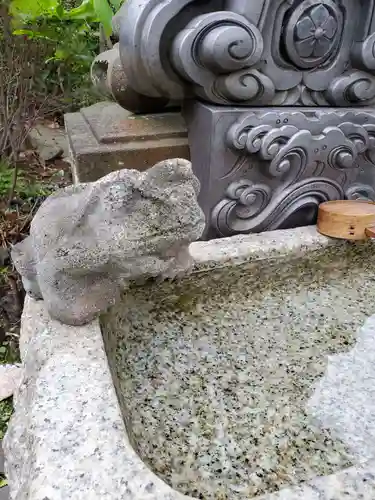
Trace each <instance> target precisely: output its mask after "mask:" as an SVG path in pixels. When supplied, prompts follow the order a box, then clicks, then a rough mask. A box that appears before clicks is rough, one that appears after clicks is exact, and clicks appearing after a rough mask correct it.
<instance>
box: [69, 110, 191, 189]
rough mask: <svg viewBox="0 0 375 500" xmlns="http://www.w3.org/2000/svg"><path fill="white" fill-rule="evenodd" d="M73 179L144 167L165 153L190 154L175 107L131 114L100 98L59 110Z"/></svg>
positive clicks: (171, 155)
mask: <svg viewBox="0 0 375 500" xmlns="http://www.w3.org/2000/svg"><path fill="white" fill-rule="evenodd" d="M65 127H66V131H67V135H68V139H69V147H70V153H71V157H72V170H73V178H74V181H75V182H91V181H96V180H97V179H99V178H100V177H103V176H104V175H106V174H108V173H110V172H113V171H115V170H120V169H122V168H129V169H136V170H140V171H142V170H146V169H147V168H149V167H151V166H152V165H154V164H155V163H157V162H159V161H161V160H165V159H168V158H185V159H190V152H189V146H188V139H187V129H186V125H185V122H184V120H183V118H182V116H181V115H180V114H179V113H160V114H157V115H138V116H136V115H132V114H130V113H129V112H128V111H126V110H125V109H123V108H122V107H121V106H120V105H119V104H116V103H112V102H100V103H98V104H94V105H93V106H90V107H88V108H84V109H82V110H81V111H79V112H77V113H68V114H67V115H65Z"/></svg>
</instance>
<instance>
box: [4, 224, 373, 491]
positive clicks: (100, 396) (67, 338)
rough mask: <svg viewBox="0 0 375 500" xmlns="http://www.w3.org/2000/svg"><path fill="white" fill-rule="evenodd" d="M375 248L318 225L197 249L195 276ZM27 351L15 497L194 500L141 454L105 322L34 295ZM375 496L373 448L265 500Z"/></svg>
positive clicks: (13, 470)
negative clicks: (79, 316)
mask: <svg viewBox="0 0 375 500" xmlns="http://www.w3.org/2000/svg"><path fill="white" fill-rule="evenodd" d="M372 244H373V243H372V242H370V243H347V242H342V241H338V240H332V239H328V238H325V237H323V236H321V235H319V234H318V233H317V232H316V228H315V227H305V228H299V229H292V230H283V231H276V232H269V233H263V234H259V235H250V236H236V237H233V238H228V239H222V240H213V241H209V242H197V243H194V244H192V245H191V247H190V250H191V254H192V256H193V258H194V261H195V269H194V271H193V273H209V272H211V271H212V270H218V269H219V270H221V271H222V272H224V273H226V272H229V270H230V269H229V268H234V269H237V270H238V269H240V268H241V266H247V265H248V264H251V265H257V266H258V265H261V266H267V265H268V264H269V263H274V264H276V265H280V266H282V265H283V264H284V263H286V262H290V261H292V260H294V259H297V260H298V259H304V258H310V257H311V256H319V255H320V254H321V253H324V252H326V251H327V250H328V251H330V252H331V251H332V252H338V254H340V252H343V253H348V252H349V254H350V252H352V251H354V252H355V251H356V248H359V249H360V250H359V251H362V250H361V249H363V248H367V251H368V247H370V252H372V249H371V245H372ZM373 313H375V306H374V311H373V312H371V314H368V320H367V323H366V325H367V327H368V329H369V330H372V329H373V330H374V331H375V318H374V317H370V316H371V315H372V314H373ZM353 334H355V332H353ZM366 342H369V339H367V340H366V339H365V340H364V341H363V345H362V347H361V349H362V351H361V352H365V351H366V350H367V351H368V345H369V344H366ZM361 349H360V350H361ZM20 350H21V357H22V363H23V368H24V372H23V379H22V382H21V385H20V387H19V389H18V390H17V392H16V394H15V397H14V403H15V413H14V415H13V417H12V420H11V423H10V426H9V429H8V432H7V434H6V437H5V439H4V450H5V456H6V473H7V477H8V480H9V484H10V492H11V493H10V495H11V499H12V500H62V499H64V500H65V499H67V498H69V499H70V500H82V499H85V500H86V499H87V500H91V499H92V500H94V499H99V498H100V499H101V500H110V499H111V500H117V499H118V500H120V499H124V498H129V499H132V498H134V499H137V500H156V499H158V500H162V499H163V500H179V499H181V500H182V499H183V498H185V499H188V498H190V497H188V496H184V495H183V494H181V493H178V492H177V491H175V490H174V489H172V488H171V487H170V486H168V485H167V484H166V483H165V482H164V481H163V480H162V479H160V478H159V477H158V476H157V475H156V474H154V473H153V472H152V471H151V469H150V468H149V467H148V466H147V465H146V464H145V463H144V462H143V461H142V459H141V458H140V456H139V455H138V454H137V452H136V451H135V448H136V447H135V446H133V441H132V439H133V437H132V432H131V422H130V421H129V416H128V415H127V413H126V408H125V409H124V408H122V409H121V408H120V404H119V400H118V397H117V395H116V391H117V387H115V386H116V383H117V382H116V376H115V374H114V373H113V367H111V359H109V358H110V356H108V358H107V353H108V354H109V351H110V348H109V346H108V345H106V343H105V341H103V336H102V332H101V328H100V322H99V321H94V322H93V323H91V324H89V325H86V326H83V327H70V326H66V325H62V324H60V323H58V322H56V321H54V320H52V319H51V318H50V317H49V316H48V314H47V313H46V311H45V308H44V306H43V302H35V301H33V300H32V299H30V298H27V299H26V302H25V308H24V312H23V317H22V325H21V339H20ZM354 350H355V349H353V351H354ZM347 355H348V356H349V355H350V353H349V354H347ZM342 356H346V354H344V355H342ZM336 368H337V367H336ZM323 385H324V384H323ZM322 390H324V387H323V388H322ZM327 418H328V417H327ZM370 431H371V429H370ZM357 444H358V443H357ZM374 497H375V459H373V457H372V456H371V450H369V453H368V456H366V459H364V460H363V461H362V462H361V461H358V462H357V463H356V464H355V466H353V467H350V468H347V469H345V470H342V471H339V472H337V473H334V474H331V475H329V476H325V477H318V478H315V479H313V480H311V481H308V482H306V483H303V484H298V485H295V486H291V487H286V488H283V489H281V490H280V491H277V492H274V493H270V494H265V495H263V496H258V497H257V498H258V499H262V500H297V499H301V498H303V499H304V500H323V499H324V500H329V499H330V500H333V499H335V500H339V499H340V500H341V499H344V498H345V499H348V498H350V499H353V500H354V499H358V500H359V499H362V500H372V499H373V498H374Z"/></svg>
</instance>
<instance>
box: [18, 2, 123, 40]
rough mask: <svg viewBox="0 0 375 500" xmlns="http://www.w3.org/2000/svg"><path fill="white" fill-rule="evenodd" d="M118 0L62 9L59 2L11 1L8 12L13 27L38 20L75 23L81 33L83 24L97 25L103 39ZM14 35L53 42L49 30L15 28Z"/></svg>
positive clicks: (107, 33) (82, 4)
mask: <svg viewBox="0 0 375 500" xmlns="http://www.w3.org/2000/svg"><path fill="white" fill-rule="evenodd" d="M121 3H122V0H82V3H81V4H80V5H79V6H78V7H73V8H65V4H64V3H63V1H62V0H12V2H11V4H10V13H11V14H12V15H13V16H14V18H15V21H16V24H21V25H22V24H23V25H25V24H29V23H35V22H38V21H39V20H41V19H43V20H49V21H52V22H54V21H59V22H68V23H76V24H78V25H80V28H81V30H82V29H83V30H84V29H85V28H84V26H85V24H86V25H87V24H89V23H101V24H102V26H103V28H104V32H105V34H106V36H110V35H111V33H112V17H113V14H114V10H117V9H118V8H119V7H120V5H121ZM16 33H18V34H27V35H29V36H33V37H35V36H41V37H42V38H50V39H52V40H54V39H56V37H55V36H54V34H53V31H52V30H51V29H49V30H41V31H38V30H37V29H33V30H31V31H30V30H24V29H22V28H21V29H18V30H17V31H16Z"/></svg>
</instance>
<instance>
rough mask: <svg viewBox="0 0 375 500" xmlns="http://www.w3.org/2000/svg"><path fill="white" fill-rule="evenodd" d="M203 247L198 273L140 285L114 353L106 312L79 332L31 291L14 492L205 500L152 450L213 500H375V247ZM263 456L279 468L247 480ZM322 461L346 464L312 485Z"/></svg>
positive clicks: (117, 326)
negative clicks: (144, 458)
mask: <svg viewBox="0 0 375 500" xmlns="http://www.w3.org/2000/svg"><path fill="white" fill-rule="evenodd" d="M191 251H192V254H193V257H194V259H195V262H196V269H195V271H196V272H195V274H194V276H191V277H190V278H188V279H186V280H185V281H184V283H181V284H174V285H172V284H167V283H165V284H162V285H157V284H153V285H147V286H145V287H144V288H141V289H137V290H133V291H132V295H128V296H127V297H126V298H125V299H124V303H123V304H122V306H121V307H119V308H118V309H117V310H113V311H111V313H110V314H109V315H107V317H105V318H104V317H103V321H102V325H103V334H104V340H105V347H106V350H107V352H108V360H107V357H106V352H105V350H104V345H103V340H102V336H101V332H100V330H99V325H98V323H97V322H94V323H92V324H90V325H87V326H85V327H80V328H74V327H66V326H63V325H61V324H60V323H57V322H56V321H53V320H51V318H50V317H49V316H48V314H47V313H46V310H45V308H44V306H43V303H41V302H34V301H32V300H27V301H26V305H25V310H24V314H23V318H22V328H21V353H22V360H23V369H24V375H23V380H22V383H21V386H20V388H19V390H18V391H17V394H16V398H15V403H16V413H15V416H14V417H13V419H12V423H11V426H10V428H9V432H8V434H7V436H6V439H5V443H4V444H5V452H6V462H7V464H6V471H7V474H8V478H9V483H10V489H11V499H12V500H67V499H69V500H183V499H186V500H189V498H188V497H185V496H183V495H182V494H181V493H179V492H178V491H177V490H174V489H172V488H170V487H169V486H168V485H167V484H166V483H165V482H163V481H162V480H161V479H160V478H158V477H157V476H156V475H155V474H154V473H153V472H152V471H151V469H150V468H149V467H148V466H147V465H146V464H145V463H144V462H142V460H141V459H140V457H139V455H138V454H137V453H136V451H138V450H139V451H140V452H142V453H143V454H144V455H146V452H147V453H149V461H150V463H151V462H152V461H153V463H152V466H153V467H154V468H157V467H159V468H160V475H161V476H162V477H165V478H169V479H168V480H169V481H170V482H172V481H173V484H176V486H178V487H179V488H180V489H181V490H183V491H189V492H190V491H191V492H193V491H197V493H196V495H197V496H199V495H200V496H204V498H209V497H214V496H216V497H217V498H225V496H227V498H229V499H232V498H233V499H236V498H240V497H241V496H243V495H244V493H243V491H244V489H245V488H248V489H249V496H248V498H249V499H250V498H251V492H252V491H254V489H255V487H256V486H257V484H258V486H257V488H258V490H257V491H258V492H259V493H260V492H261V491H265V490H266V488H269V485H271V488H274V489H276V488H279V487H280V488H281V489H280V490H279V491H275V492H274V493H270V494H269V493H268V492H267V493H265V495H261V496H260V497H259V496H257V497H256V498H257V500H260V499H261V500H302V499H303V500H348V499H350V500H374V498H375V457H374V455H373V448H372V444H373V443H374V442H375V419H373V418H372V415H373V414H374V413H375V408H374V406H375V403H374V401H375V397H374V396H375V394H374V390H375V389H374V387H375V363H374V361H375V360H374V359H373V358H374V353H373V345H374V344H375V342H374V340H375V338H374V337H375V316H372V317H371V318H370V319H369V320H368V321H367V323H366V326H365V327H364V328H363V329H362V330H361V331H360V333H359V334H358V337H357V338H356V334H355V331H356V329H357V327H358V326H359V325H362V324H363V323H364V320H365V318H367V317H368V316H370V315H372V314H374V312H375V311H374V310H373V291H372V286H373V284H374V279H375V278H374V273H373V268H374V256H373V247H372V245H363V244H360V245H348V244H345V243H342V242H335V241H333V240H328V239H326V238H324V237H321V236H319V235H318V234H317V233H316V232H315V230H314V228H303V229H299V230H293V231H281V232H277V233H267V234H263V235H258V236H250V237H239V238H234V239H230V240H224V241H220V242H209V243H196V244H194V245H192V248H191ZM237 299H238V300H237ZM214 300H216V303H217V306H216V309H214V302H213V301H214ZM228 304H229V305H230V307H229V306H228ZM241 304H242V306H241ZM245 304H247V306H245ZM129 318H133V321H132V323H131V324H130V323H129ZM152 321H153V322H152ZM236 325H237V326H236ZM267 325H269V329H268V326H267ZM295 325H298V328H300V334H299V333H298V332H297V330H296V326H295ZM262 332H263V333H262ZM260 333H262V335H260ZM244 336H245V337H246V338H247V339H248V343H244V341H243V338H244ZM116 351H117V356H116ZM147 353H148V354H147ZM254 353H255V354H254ZM258 353H259V354H258ZM108 361H109V364H110V366H111V370H112V376H113V380H112V378H111V372H110V369H109V366H108ZM119 361H120V362H119ZM133 361H134V362H135V363H133ZM130 362H131V364H129V363H130ZM116 366H117V367H118V368H119V370H118V375H119V376H118V375H117V374H116ZM373 367H374V368H373ZM255 368H259V370H258V371H257V370H256V369H255ZM153 375H154V377H153ZM265 375H267V377H266V376H265ZM249 376H251V377H252V378H251V381H250V383H249V380H247V379H248V378H249ZM113 382H114V383H115V386H116V389H117V394H118V397H119V401H120V402H121V407H122V415H121V411H120V406H119V404H118V401H117V398H116V393H115V388H114V383H113ZM249 386H250V388H251V387H253V389H251V390H250V389H249ZM120 388H121V390H120ZM262 388H263V390H262ZM266 389H267V390H266ZM271 391H272V392H271ZM130 394H132V395H133V397H134V399H132V398H131V396H130ZM189 395H190V396H191V397H189ZM199 395H202V396H201V397H200V396H199ZM126 400H128V401H129V404H128V405H127V404H125V403H126ZM272 402H274V403H273V405H274V407H276V403H277V408H278V409H284V413H282V411H280V412H279V413H277V412H275V411H273V409H272V404H271V403H272ZM167 404H169V405H170V406H167ZM236 405H237V408H240V411H237V409H236ZM286 408H289V410H288V411H285V409H286ZM241 409H242V411H241ZM215 415H218V416H220V419H218V418H217V419H215V418H213V417H215ZM173 416H175V420H173ZM146 417H147V418H146ZM193 417H194V418H193ZM229 417H230V418H229ZM249 418H250V420H251V423H252V425H247V423H248V421H249ZM142 419H143V420H144V424H143V422H142ZM192 419H193V422H195V423H194V425H192V423H191V420H192ZM194 419H195V420H194ZM124 421H125V425H124ZM259 421H260V424H261V425H258V422H259ZM172 424H173V425H172ZM235 424H236V425H235ZM254 424H256V425H254ZM270 424H271V425H270ZM304 424H305V428H302V427H303V425H304ZM261 426H263V427H261ZM324 427H325V428H326V430H325V431H324V430H322V428H324ZM169 428H171V430H172V434H170V435H169V434H168V430H169ZM202 429H205V430H207V434H206V435H203V434H202V433H201V430H202ZM191 431H193V432H191ZM229 431H230V432H229ZM260 431H261V432H260ZM212 436H214V439H211V437H212ZM238 436H240V439H239V437H238ZM172 437H173V440H172V439H171V438H172ZM254 438H257V439H258V442H256V441H255V445H254V446H251V447H248V446H247V443H248V442H249V440H252V439H254ZM186 439H188V440H189V441H188V445H187V446H185V449H184V448H182V446H183V443H184V442H186ZM147 441H149V443H150V444H149V445H148V444H147ZM153 445H154V446H155V448H156V451H154V450H153ZM260 446H263V450H265V451H266V452H267V453H265V452H263V451H262V452H260V451H259V450H260V449H261V448H260ZM180 450H182V452H181V451H180ZM186 450H187V451H186ZM215 450H216V451H218V452H220V454H218V455H217V457H216V456H215V453H214V452H215ZM238 450H240V452H242V455H241V454H240V453H238ZM275 450H276V454H275ZM176 451H177V453H176ZM268 451H269V453H268ZM204 452H205V453H204ZM281 452H282V453H284V458H285V460H284V466H286V467H285V469H284V472H283V474H284V476H282V475H280V474H279V476H280V477H279V478H275V476H272V470H270V466H272V467H275V464H276V468H277V471H282V468H281V467H280V463H281V462H282V461H281V460H280V456H281ZM189 454H190V457H193V460H191V461H190V462H189V461H188V460H187V459H186V457H188V456H189ZM241 456H244V457H245V458H244V460H243V461H242V462H241ZM275 456H276V462H275ZM318 456H319V457H320V459H319V460H316V459H317V457H318ZM196 457H197V463H199V464H201V463H202V462H203V465H204V466H202V467H200V468H199V470H197V465H196V463H195V461H196ZM228 457H229V458H228ZM238 457H239V458H240V462H239V463H240V467H239V468H238V471H239V473H241V474H242V475H243V476H244V480H243V478H242V477H241V478H240V480H238V479H237V478H236V477H235V475H236V471H235V470H234V467H233V465H235V464H236V460H237V459H238ZM246 457H249V458H250V459H252V458H253V457H255V459H256V461H254V464H255V465H254V464H251V463H250V461H249V463H247V462H246V460H245V459H246ZM293 457H296V458H297V459H298V458H299V459H300V461H299V462H297V461H296V459H295V460H294V461H293ZM314 457H315V460H314ZM311 458H312V459H311ZM213 459H216V461H220V463H221V464H223V465H222V467H223V468H222V470H221V472H220V471H217V472H215V473H213V467H212V466H213V465H214V464H215V461H214V460H213ZM306 460H308V466H309V469H308V468H307V467H306ZM291 462H293V463H291ZM351 464H352V465H351ZM359 464H360V465H359ZM244 465H246V466H247V469H246V467H244ZM252 465H254V467H253V469H254V468H256V470H255V475H257V470H258V471H259V470H260V469H264V470H267V469H268V472H267V477H266V478H265V477H263V478H260V480H261V482H260V483H259V480H258V483H257V482H256V478H255V476H253V478H252V479H253V480H252V481H248V482H246V481H247V480H248V476H249V470H250V467H251V466H252ZM281 465H282V464H281ZM347 465H351V466H350V467H349V468H346V466H347ZM224 467H225V469H224ZM172 468H173V469H172ZM293 468H294V469H293ZM292 470H294V471H295V472H294V475H293V477H292V478H290V474H291V471H292ZM319 470H321V471H322V472H324V473H327V474H328V473H329V472H333V473H332V474H330V475H328V476H323V477H319V478H314V479H311V480H309V481H307V482H303V483H302V482H301V480H302V479H303V478H304V479H308V478H312V477H314V476H316V474H317V473H318V472H319ZM181 471H182V472H183V474H182V473H181ZM335 471H336V472H335ZM172 472H173V477H172ZM246 474H247V476H246ZM285 474H287V476H286V475H285ZM254 480H255V481H254ZM279 482H280V484H279ZM181 483H182V484H181ZM219 483H220V488H219V487H217V485H218V484H219ZM236 485H237V489H236ZM284 486H285V487H284ZM231 488H232V490H231ZM203 492H205V493H203Z"/></svg>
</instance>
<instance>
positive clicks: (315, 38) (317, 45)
mask: <svg viewBox="0 0 375 500" xmlns="http://www.w3.org/2000/svg"><path fill="white" fill-rule="evenodd" d="M311 4H312V2H311V0H305V1H304V2H302V3H301V4H300V5H299V6H298V7H297V8H295V9H294V10H293V12H292V15H291V16H290V19H289V21H288V23H287V25H286V29H285V34H284V43H285V46H286V50H287V53H288V56H289V57H290V59H291V61H292V62H293V63H294V64H296V66H297V67H299V68H301V69H307V68H314V67H316V66H319V65H321V64H322V63H324V62H325V61H326V60H327V59H329V58H330V56H332V55H333V54H334V53H335V52H336V50H337V48H338V45H339V43H340V34H341V30H342V22H343V20H342V14H341V12H340V10H339V8H338V7H337V5H336V4H335V3H334V2H333V1H330V0H326V1H324V2H316V4H315V5H311Z"/></svg>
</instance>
